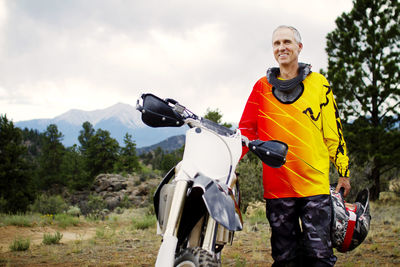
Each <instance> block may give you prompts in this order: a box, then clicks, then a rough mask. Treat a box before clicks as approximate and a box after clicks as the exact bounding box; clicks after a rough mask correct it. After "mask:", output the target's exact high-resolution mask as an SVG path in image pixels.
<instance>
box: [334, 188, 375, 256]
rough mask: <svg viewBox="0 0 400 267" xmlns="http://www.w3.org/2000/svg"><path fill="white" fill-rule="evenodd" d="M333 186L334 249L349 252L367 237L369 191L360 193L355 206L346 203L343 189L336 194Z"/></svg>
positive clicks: (369, 217) (365, 190) (369, 219)
mask: <svg viewBox="0 0 400 267" xmlns="http://www.w3.org/2000/svg"><path fill="white" fill-rule="evenodd" d="M335 189H336V186H335V185H331V186H330V191H331V198H332V224H331V239H332V244H333V247H334V248H336V249H337V250H338V251H339V252H347V251H351V250H353V249H355V248H356V247H357V246H359V245H360V244H361V243H362V242H363V241H364V239H365V238H366V237H367V234H368V230H369V225H370V221H371V215H370V214H369V191H368V189H364V190H362V191H361V192H359V193H358V195H357V198H356V202H355V203H354V204H350V203H346V201H344V198H343V190H342V189H343V188H341V190H340V192H339V193H336V192H335Z"/></svg>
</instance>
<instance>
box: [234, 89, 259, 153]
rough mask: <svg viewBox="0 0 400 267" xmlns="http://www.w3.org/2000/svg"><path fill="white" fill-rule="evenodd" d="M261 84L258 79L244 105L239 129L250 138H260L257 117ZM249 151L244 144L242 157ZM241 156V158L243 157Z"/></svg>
mask: <svg viewBox="0 0 400 267" xmlns="http://www.w3.org/2000/svg"><path fill="white" fill-rule="evenodd" d="M259 86H260V81H258V82H257V83H256V84H255V85H254V87H253V91H252V92H251V94H250V96H249V98H248V100H247V102H246V106H245V107H244V110H243V114H242V118H241V119H240V122H239V130H240V132H241V133H242V135H244V136H246V137H247V138H249V140H250V141H251V140H255V139H258V133H257V117H258V106H259V104H258V97H259V91H260V90H259ZM248 151H249V149H248V148H247V147H246V146H243V151H242V157H243V156H244V155H245V154H246V153H247V152H248ZM242 157H241V158H242Z"/></svg>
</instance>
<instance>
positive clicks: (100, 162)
mask: <svg viewBox="0 0 400 267" xmlns="http://www.w3.org/2000/svg"><path fill="white" fill-rule="evenodd" d="M118 152H119V144H118V142H117V140H115V139H114V138H112V137H111V136H110V132H109V131H106V130H102V129H98V130H97V131H96V134H95V135H94V136H92V137H91V138H90V139H89V142H88V147H87V151H86V152H85V155H86V161H87V167H88V170H89V173H90V176H91V177H92V178H93V179H94V177H95V176H96V175H98V174H100V173H110V172H112V171H113V170H114V164H115V163H116V162H117V160H118Z"/></svg>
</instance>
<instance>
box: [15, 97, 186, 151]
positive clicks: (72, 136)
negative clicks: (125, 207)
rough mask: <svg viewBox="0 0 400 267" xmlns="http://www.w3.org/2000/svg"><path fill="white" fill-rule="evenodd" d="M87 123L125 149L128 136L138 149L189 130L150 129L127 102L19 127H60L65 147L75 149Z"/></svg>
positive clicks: (27, 122)
mask: <svg viewBox="0 0 400 267" xmlns="http://www.w3.org/2000/svg"><path fill="white" fill-rule="evenodd" d="M86 121H89V122H90V123H91V124H92V125H93V128H94V129H96V130H97V129H99V128H101V129H103V130H107V131H109V132H110V133H111V136H112V137H113V138H115V139H116V140H117V141H118V142H119V144H120V145H121V146H122V145H123V139H124V136H125V134H126V133H129V134H131V135H132V139H133V140H134V141H135V143H136V146H137V147H138V148H139V147H144V146H150V145H153V144H156V143H159V142H161V141H163V140H165V139H167V138H168V137H171V136H175V135H182V134H184V132H185V131H186V130H187V126H183V127H165V128H151V127H148V126H146V125H145V124H144V123H143V122H142V121H141V114H140V112H139V111H137V110H136V109H135V108H134V107H133V106H131V105H129V104H124V103H117V104H115V105H113V106H111V107H108V108H105V109H99V110H93V111H83V110H78V109H72V110H69V111H67V112H65V113H63V114H61V115H59V116H56V117H54V118H52V119H35V120H28V121H19V122H16V123H15V125H16V126H17V127H20V128H28V129H37V130H38V131H40V132H44V131H46V129H47V126H49V125H50V124H56V125H57V127H58V130H59V131H60V132H61V133H62V134H63V135H64V138H63V141H62V142H63V144H64V145H65V146H72V145H73V144H79V141H78V136H79V132H80V131H81V130H82V129H83V128H82V124H83V123H84V122H86Z"/></svg>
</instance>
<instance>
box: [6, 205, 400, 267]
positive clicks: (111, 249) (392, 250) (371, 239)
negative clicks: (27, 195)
mask: <svg viewBox="0 0 400 267" xmlns="http://www.w3.org/2000/svg"><path fill="white" fill-rule="evenodd" d="M262 207H263V205H262ZM371 214H372V223H371V231H370V233H369V235H368V237H367V240H366V241H365V242H364V243H363V244H362V245H361V246H360V247H359V248H357V249H355V250H354V251H352V252H350V253H347V254H341V253H336V255H337V256H338V262H337V265H336V266H346V267H347V266H348V267H350V266H357V267H359V266H382V267H383V266H400V203H396V204H393V203H392V204H379V203H372V208H371ZM141 218H146V219H145V223H144V225H145V227H142V226H141V227H138V226H137V225H138V221H141ZM151 221H152V220H150V219H149V217H146V210H129V211H125V212H124V214H121V215H117V214H115V215H111V216H109V218H108V219H107V220H106V221H104V222H97V223H91V224H84V225H83V226H82V227H67V229H60V228H57V227H55V228H54V229H51V230H52V231H53V232H54V231H60V232H61V230H63V231H64V232H63V234H64V237H63V239H62V240H61V243H60V244H57V245H50V246H45V245H43V244H40V243H37V244H35V243H33V244H31V246H30V248H29V250H27V251H15V252H11V251H9V250H8V251H5V252H1V253H0V266H135V267H136V266H154V262H155V258H156V255H157V250H158V248H159V245H160V242H161V239H160V237H159V236H157V235H156V227H155V225H154V224H153V223H151ZM9 227H14V228H15V226H3V227H0V245H5V246H7V247H8V246H9V245H10V242H9V241H8V242H9V243H6V244H1V242H2V240H6V239H1V237H2V234H1V233H8V235H9V239H7V240H12V239H14V238H15V236H12V231H11V232H10V231H9V229H8V228H9ZM14 228H13V229H14ZM20 228H21V227H20ZM24 228H26V227H24ZM85 228H87V229H86V230H87V231H89V229H90V230H91V234H90V235H83V234H82V233H85ZM142 228H144V229H142ZM15 229H18V228H15ZM78 229H79V230H80V232H78V231H77V230H78ZM25 230H26V231H28V232H30V233H32V232H35V231H36V232H37V233H38V234H40V236H41V238H42V237H43V232H41V230H42V228H40V227H28V228H26V229H25ZM47 231H50V229H47ZM65 231H70V232H74V231H75V232H76V233H77V234H76V235H75V237H74V238H69V239H65V237H66V236H68V235H66V233H67V232H65ZM36 232H35V233H36ZM22 237H24V238H27V237H29V236H22ZM269 237H270V231H269V226H268V223H267V222H266V219H265V217H264V215H263V213H262V212H257V211H256V212H254V213H253V214H251V215H247V216H246V218H245V227H244V229H243V231H241V232H237V233H236V235H235V240H234V243H233V245H232V246H227V247H226V248H225V249H224V251H223V257H222V262H223V266H238V267H239V266H270V265H271V264H272V258H271V256H270V254H271V247H270V244H269Z"/></svg>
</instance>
